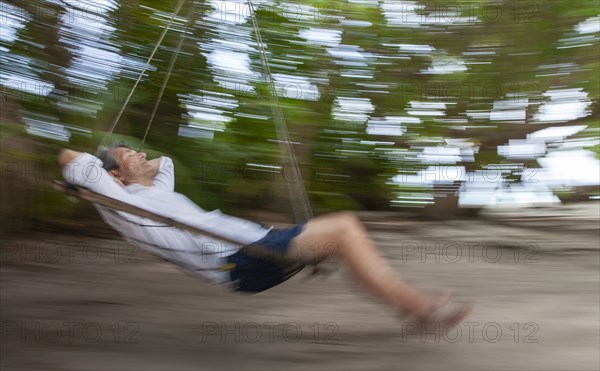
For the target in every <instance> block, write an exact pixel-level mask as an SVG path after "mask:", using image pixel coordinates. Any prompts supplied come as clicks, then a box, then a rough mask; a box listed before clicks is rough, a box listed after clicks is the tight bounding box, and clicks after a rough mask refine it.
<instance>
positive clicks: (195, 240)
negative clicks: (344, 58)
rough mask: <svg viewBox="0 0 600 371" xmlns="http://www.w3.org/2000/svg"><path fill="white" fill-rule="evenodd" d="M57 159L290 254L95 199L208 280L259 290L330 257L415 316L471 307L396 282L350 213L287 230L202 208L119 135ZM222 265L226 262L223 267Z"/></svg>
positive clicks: (78, 174)
mask: <svg viewBox="0 0 600 371" xmlns="http://www.w3.org/2000/svg"><path fill="white" fill-rule="evenodd" d="M58 161H59V163H60V166H61V168H62V172H63V176H64V178H65V179H66V180H67V182H69V183H71V184H75V185H78V186H82V187H86V188H88V189H90V190H92V191H94V192H97V193H99V194H102V195H105V196H108V197H111V198H114V199H117V200H119V201H123V202H126V203H128V204H130V205H133V206H137V207H139V208H142V209H145V210H148V211H151V212H153V213H156V214H159V215H162V216H165V217H169V218H172V219H173V220H176V221H179V222H182V223H186V224H188V225H191V226H197V227H198V228H201V229H203V230H207V231H210V232H212V233H214V234H216V235H219V236H223V237H229V238H230V239H232V240H234V241H240V242H241V243H243V244H247V245H250V244H257V245H260V246H266V247H267V248H268V249H270V250H269V251H271V252H272V253H274V254H281V255H282V256H285V257H286V258H288V259H289V261H290V264H289V265H288V266H286V265H285V264H282V263H281V262H274V261H273V260H271V259H269V258H268V257H266V256H265V257H260V256H258V257H257V256H255V255H249V254H247V253H246V252H245V251H243V250H240V248H239V247H240V246H236V245H235V244H232V243H229V242H225V241H218V240H215V239H214V238H210V237H207V236H202V235H198V234H193V233H191V232H188V231H184V230H181V229H178V228H174V227H171V226H168V225H164V224H160V223H155V222H153V221H150V220H148V219H146V218H142V217H138V216H136V215H132V214H129V213H125V212H120V211H115V210H111V209H107V208H104V207H100V206H97V208H98V210H99V212H100V214H101V216H102V218H103V219H104V220H105V221H106V222H107V223H108V224H109V225H110V226H111V227H113V228H114V229H115V230H116V231H118V232H119V233H120V234H121V235H122V236H123V237H124V238H125V239H126V240H128V241H130V242H132V243H134V244H136V245H137V246H139V247H141V248H143V249H145V250H147V251H149V252H151V253H153V254H155V255H158V256H160V257H163V258H165V259H167V260H169V261H171V262H173V263H175V264H177V265H179V266H182V267H183V268H185V269H187V270H189V271H191V272H193V273H196V274H197V275H199V276H201V277H202V278H204V279H207V280H209V281H211V282H213V283H216V284H221V285H227V286H230V287H232V288H233V289H234V290H238V291H242V292H261V291H264V290H267V289H270V288H272V287H274V286H276V285H278V284H280V283H282V282H283V281H285V280H287V279H288V278H290V277H291V276H292V275H293V273H296V272H297V271H299V269H289V268H290V267H298V266H300V267H302V266H303V265H304V264H310V263H312V262H318V261H321V260H323V259H324V258H327V257H330V256H337V257H339V258H340V259H341V262H342V263H343V264H346V265H347V266H348V267H349V268H350V270H351V271H352V273H353V274H354V277H355V278H356V279H357V280H358V281H359V282H361V283H362V284H364V285H365V286H366V287H367V288H368V289H369V291H371V292H372V293H373V294H375V295H377V296H379V297H381V298H383V299H384V300H385V301H387V302H388V303H389V304H391V305H392V306H393V307H395V308H396V309H397V310H398V311H399V312H400V313H402V314H406V315H412V316H414V317H415V319H416V320H417V321H419V322H422V323H442V324H447V323H460V322H462V321H463V320H464V318H465V317H466V316H467V314H468V313H469V311H470V310H471V306H470V305H456V304H454V305H453V304H450V303H449V294H439V295H433V294H429V293H426V292H424V291H422V290H419V289H417V288H415V287H413V286H411V285H410V284H408V283H407V282H405V281H403V280H402V279H401V278H400V277H399V275H398V274H396V272H395V271H394V269H393V268H392V267H391V265H390V264H389V263H388V262H387V261H386V259H384V258H383V257H382V255H381V254H380V252H379V251H378V249H377V247H376V246H375V244H374V242H373V241H372V240H371V238H370V237H369V234H368V233H367V231H366V229H365V227H364V225H363V224H362V223H361V222H360V220H359V219H358V218H357V217H356V216H355V215H354V214H353V213H351V212H337V213H333V214H329V215H324V216H318V217H315V218H312V219H311V220H309V221H308V222H307V223H306V224H304V225H296V226H294V227H292V228H289V229H274V228H266V227H264V226H261V225H259V224H256V223H253V222H250V221H247V220H244V219H240V218H236V217H232V216H229V215H225V214H223V213H221V212H220V211H219V210H214V211H210V212H209V211H205V210H203V209H202V208H200V207H199V206H198V205H196V204H195V203H194V202H192V201H191V200H190V199H188V198H187V197H186V196H184V195H182V194H180V193H177V192H175V191H174V186H175V178H174V166H173V162H172V160H171V159H170V158H168V157H160V158H157V159H153V160H147V159H146V154H145V153H143V152H136V151H134V150H133V149H131V148H129V147H128V146H127V144H126V143H123V142H119V143H116V144H114V145H112V146H111V147H108V148H103V149H101V150H99V151H98V152H97V154H96V156H93V155H91V154H89V153H82V152H76V151H73V150H70V149H64V150H62V151H61V152H60V154H59V156H58ZM224 265H229V266H232V267H233V268H232V269H231V270H223V269H222V268H223V266H224Z"/></svg>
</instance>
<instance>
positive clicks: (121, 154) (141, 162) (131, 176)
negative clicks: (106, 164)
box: [113, 147, 152, 184]
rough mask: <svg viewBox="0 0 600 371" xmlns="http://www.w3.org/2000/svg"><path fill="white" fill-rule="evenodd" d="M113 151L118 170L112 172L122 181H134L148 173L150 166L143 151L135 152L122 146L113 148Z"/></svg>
mask: <svg viewBox="0 0 600 371" xmlns="http://www.w3.org/2000/svg"><path fill="white" fill-rule="evenodd" d="M113 151H114V157H115V159H116V160H117V164H118V165H119V170H118V171H117V172H116V173H113V174H114V175H115V176H117V178H119V180H121V181H122V182H123V183H125V184H129V183H136V182H137V180H138V179H140V178H141V177H144V176H146V175H149V174H150V171H151V170H152V168H151V166H150V164H149V162H148V160H146V154H145V153H144V152H137V151H134V150H132V149H129V148H124V147H119V148H115V149H113Z"/></svg>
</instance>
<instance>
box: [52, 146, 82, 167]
mask: <svg viewBox="0 0 600 371" xmlns="http://www.w3.org/2000/svg"><path fill="white" fill-rule="evenodd" d="M80 154H81V152H77V151H73V150H71V149H67V148H65V149H63V150H61V151H60V153H59V154H58V164H59V165H60V167H61V168H63V167H65V165H66V164H68V163H69V162H71V161H73V160H74V159H76V158H77V156H79V155H80Z"/></svg>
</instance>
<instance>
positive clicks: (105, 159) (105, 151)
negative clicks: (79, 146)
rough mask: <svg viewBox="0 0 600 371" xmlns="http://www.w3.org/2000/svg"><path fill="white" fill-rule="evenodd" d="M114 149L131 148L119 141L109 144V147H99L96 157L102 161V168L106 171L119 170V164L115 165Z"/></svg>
mask: <svg viewBox="0 0 600 371" xmlns="http://www.w3.org/2000/svg"><path fill="white" fill-rule="evenodd" d="M116 148H129V149H131V146H130V145H129V144H127V142H125V141H119V142H115V143H113V144H111V145H110V146H108V147H106V146H100V147H98V150H97V151H96V157H98V158H99V159H100V161H102V167H103V168H104V170H106V171H111V170H116V169H118V168H119V164H118V163H117V159H116V158H115V156H114V151H113V150H114V149H116Z"/></svg>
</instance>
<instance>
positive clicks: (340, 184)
mask: <svg viewBox="0 0 600 371" xmlns="http://www.w3.org/2000/svg"><path fill="white" fill-rule="evenodd" d="M176 4H177V1H174V0H165V1H141V0H133V1H116V0H104V1H97V2H94V1H74V0H64V1H52V2H50V1H38V0H28V1H7V0H2V1H1V2H0V12H1V13H0V18H1V19H0V22H1V26H2V36H1V44H0V53H1V57H0V62H1V64H2V74H1V78H0V83H1V84H2V97H1V103H2V114H1V116H0V119H1V122H0V124H1V125H0V130H1V132H0V140H1V144H2V148H1V151H2V200H1V201H2V205H3V208H2V223H3V224H5V226H6V225H14V227H15V228H31V226H32V225H33V226H37V227H39V226H40V225H43V224H44V222H45V221H48V220H51V219H53V218H61V217H62V218H73V217H74V216H76V215H82V213H83V214H85V212H83V211H82V210H85V211H86V212H87V211H89V205H81V206H77V207H74V206H73V205H72V204H69V203H68V202H67V201H66V200H65V198H64V196H63V195H59V194H56V193H55V192H53V191H52V190H51V189H50V188H49V186H48V182H49V181H50V180H51V179H52V178H54V177H59V176H60V175H59V171H58V169H57V168H56V165H55V164H54V162H55V156H56V154H57V152H58V150H59V149H60V148H64V147H69V148H73V149H77V150H81V151H87V152H94V150H95V148H96V146H97V145H98V144H99V143H100V141H101V139H102V137H103V136H104V134H105V132H106V130H108V128H109V126H110V123H111V122H112V120H113V119H114V117H115V116H116V115H117V112H118V111H119V110H120V109H121V107H122V106H123V104H124V101H125V98H126V96H127V95H128V94H129V92H130V90H131V89H132V87H133V84H134V82H135V80H136V79H137V76H138V74H139V73H140V71H141V70H142V68H143V66H144V64H145V62H146V59H147V58H148V56H149V55H150V53H151V52H152V49H153V48H154V46H155V45H156V43H157V40H158V39H159V36H160V34H161V33H162V32H163V30H164V28H165V27H166V26H167V24H168V23H169V20H170V19H171V17H172V16H173V9H175V7H176ZM254 8H255V9H256V17H257V19H258V23H259V25H260V28H261V32H262V38H263V41H264V43H265V47H266V49H267V52H268V58H269V62H270V66H271V71H272V73H273V75H274V77H275V80H276V87H277V93H278V96H279V98H280V103H281V105H282V108H283V111H284V114H285V116H286V120H287V123H288V129H289V131H290V134H291V137H292V140H293V142H294V150H295V152H296V155H297V157H298V161H299V163H300V168H301V172H302V174H303V176H304V180H305V182H306V188H307V190H308V192H309V197H310V199H311V202H312V204H313V207H314V208H315V210H316V211H317V212H318V213H322V212H327V211H333V210H338V209H354V210H410V211H411V212H414V213H422V212H423V211H424V210H429V211H428V212H429V213H433V214H440V215H441V214H446V215H456V214H459V213H461V212H462V211H461V209H459V208H458V207H457V206H458V202H457V196H456V194H457V190H458V189H459V188H460V187H461V186H462V185H461V184H462V183H464V182H465V179H463V178H460V179H459V178H456V179H451V180H452V181H449V182H448V181H447V180H448V179H444V180H446V181H443V182H431V181H427V180H426V179H422V178H423V176H424V171H426V170H430V169H432V167H433V169H435V166H438V169H439V166H440V165H444V166H451V169H454V170H455V169H457V168H460V167H461V166H462V167H464V169H466V172H468V173H470V174H478V171H482V170H486V169H489V168H490V166H496V168H498V169H501V172H500V174H501V175H500V178H499V180H500V182H501V183H504V184H508V183H510V184H520V183H522V182H523V181H524V180H523V177H526V176H527V174H529V173H527V171H526V170H527V169H528V170H531V169H535V168H538V167H540V162H539V161H538V160H539V159H540V158H544V157H546V156H549V155H551V154H552V153H554V152H557V151H563V150H565V148H571V149H572V148H580V149H584V150H591V151H593V152H594V153H595V154H596V158H598V153H600V150H599V146H598V129H599V120H598V97H599V93H600V92H599V86H600V82H599V73H598V72H599V63H600V62H599V60H600V58H599V57H600V55H599V37H600V32H599V28H600V18H599V10H598V2H597V1H596V0H578V1H577V2H575V3H574V2H571V1H568V0H551V1H538V0H531V1H529V0H522V1H514V0H505V1H479V0H471V1H444V0H437V1H429V0H423V1H391V0H382V1H379V2H372V1H335V2H314V1H295V2H283V1H260V2H254ZM249 9H250V8H249V7H248V5H247V3H246V2H245V1H237V2H236V1H185V2H184V5H183V8H182V10H181V11H180V12H179V14H178V16H177V17H175V19H174V22H173V24H172V26H171V28H170V30H169V31H168V33H167V34H166V37H165V39H164V41H163V42H162V44H161V47H160V48H159V49H158V52H157V54H156V55H155V58H154V60H153V61H152V62H151V64H150V68H149V69H148V71H147V73H146V74H145V75H144V76H143V78H142V80H141V82H140V85H139V86H138V88H137V89H136V91H135V93H134V95H133V97H132V100H131V102H130V103H129V105H128V106H127V108H126V110H125V113H124V115H123V117H122V118H121V120H120V121H119V124H118V126H117V128H116V131H115V135H114V136H113V138H112V139H114V140H117V139H125V140H127V141H129V142H130V143H131V144H133V146H134V148H135V147H136V146H138V145H139V143H140V140H141V138H142V137H143V135H144V132H145V130H146V128H147V126H148V120H149V118H150V114H151V112H152V109H153V107H154V104H155V102H156V101H157V98H158V94H159V91H160V88H161V85H162V83H163V79H164V78H165V74H166V71H167V70H168V66H169V63H170V61H171V57H172V56H173V54H174V53H175V52H176V46H177V45H178V42H179V40H180V38H181V37H182V35H183V36H184V39H183V44H182V46H181V49H180V53H179V56H178V58H177V60H176V61H175V65H174V69H173V73H172V75H171V77H170V80H169V81H168V84H167V86H166V90H165V93H164V95H163V97H162V99H161V100H160V105H159V107H158V114H157V116H156V117H155V118H154V120H153V123H152V126H151V128H150V132H149V136H148V139H147V140H146V143H145V145H144V150H145V151H147V152H148V153H149V155H150V156H156V155H163V154H166V155H168V156H170V157H172V158H173V159H174V161H175V163H176V174H177V186H176V190H177V191H179V192H181V193H184V194H186V195H188V196H189V197H190V198H192V199H193V200H194V201H196V202H198V203H199V205H201V206H202V207H203V208H205V209H209V210H210V209H214V208H220V209H222V210H224V211H225V212H229V213H233V214H236V213H238V211H239V210H252V209H256V210H266V211H277V212H281V213H284V214H288V213H289V212H290V206H289V204H290V202H289V196H288V194H287V193H286V188H285V186H284V183H285V181H286V180H291V181H293V180H295V179H296V174H297V173H296V171H297V169H293V168H290V166H289V164H285V163H282V160H281V158H280V155H279V149H278V145H277V138H276V134H275V129H274V126H273V120H272V117H271V110H270V107H269V104H271V103H270V100H269V96H268V89H267V85H266V84H265V80H264V76H263V74H262V70H261V64H260V59H259V54H258V50H257V47H256V44H255V43H256V37H255V35H254V32H253V30H252V23H251V19H250V10H249ZM565 126H571V127H574V128H580V129H577V130H574V133H573V134H572V135H571V134H569V135H563V136H562V137H561V136H560V135H558V137H556V138H550V139H547V138H546V139H542V140H541V142H540V141H539V140H537V141H535V140H533V139H532V138H537V137H539V135H537V134H536V135H537V136H536V135H533V136H532V133H536V132H539V131H540V130H542V129H545V128H553V127H565ZM567 136H568V137H569V140H568V141H565V138H566V137H567ZM509 144H511V145H513V144H514V145H517V147H518V145H524V146H525V147H527V146H529V147H527V148H529V149H525V152H527V151H529V150H530V149H531V148H534V147H535V148H541V149H539V150H537V152H536V150H534V151H533V154H532V153H530V152H527V153H524V154H523V153H522V154H521V155H519V148H521V147H518V148H517V147H510V145H509ZM536 146H537V147H536ZM540 146H541V147H540ZM513 148H517V149H516V151H517V154H516V155H514V153H513V152H511V151H513ZM507 151H508V152H507ZM432 171H433V170H432ZM534 173H535V171H534ZM436 174H437V175H435V174H434V176H439V172H438V173H436ZM465 174H466V173H465ZM415 177H417V178H418V177H421V180H422V181H416V182H415V181H414V179H415ZM403 179H413V180H412V181H409V180H406V181H404V180H403ZM437 180H439V179H437ZM552 191H553V192H555V193H560V192H561V190H560V189H556V188H552ZM480 206H481V205H478V204H473V205H471V207H472V208H474V209H477V208H478V207H480ZM423 207H424V208H423ZM17 220H21V221H27V222H26V223H25V224H23V223H19V222H17ZM11 223H12V224H11ZM31 223H33V224H31ZM9 228H10V227H9Z"/></svg>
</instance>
